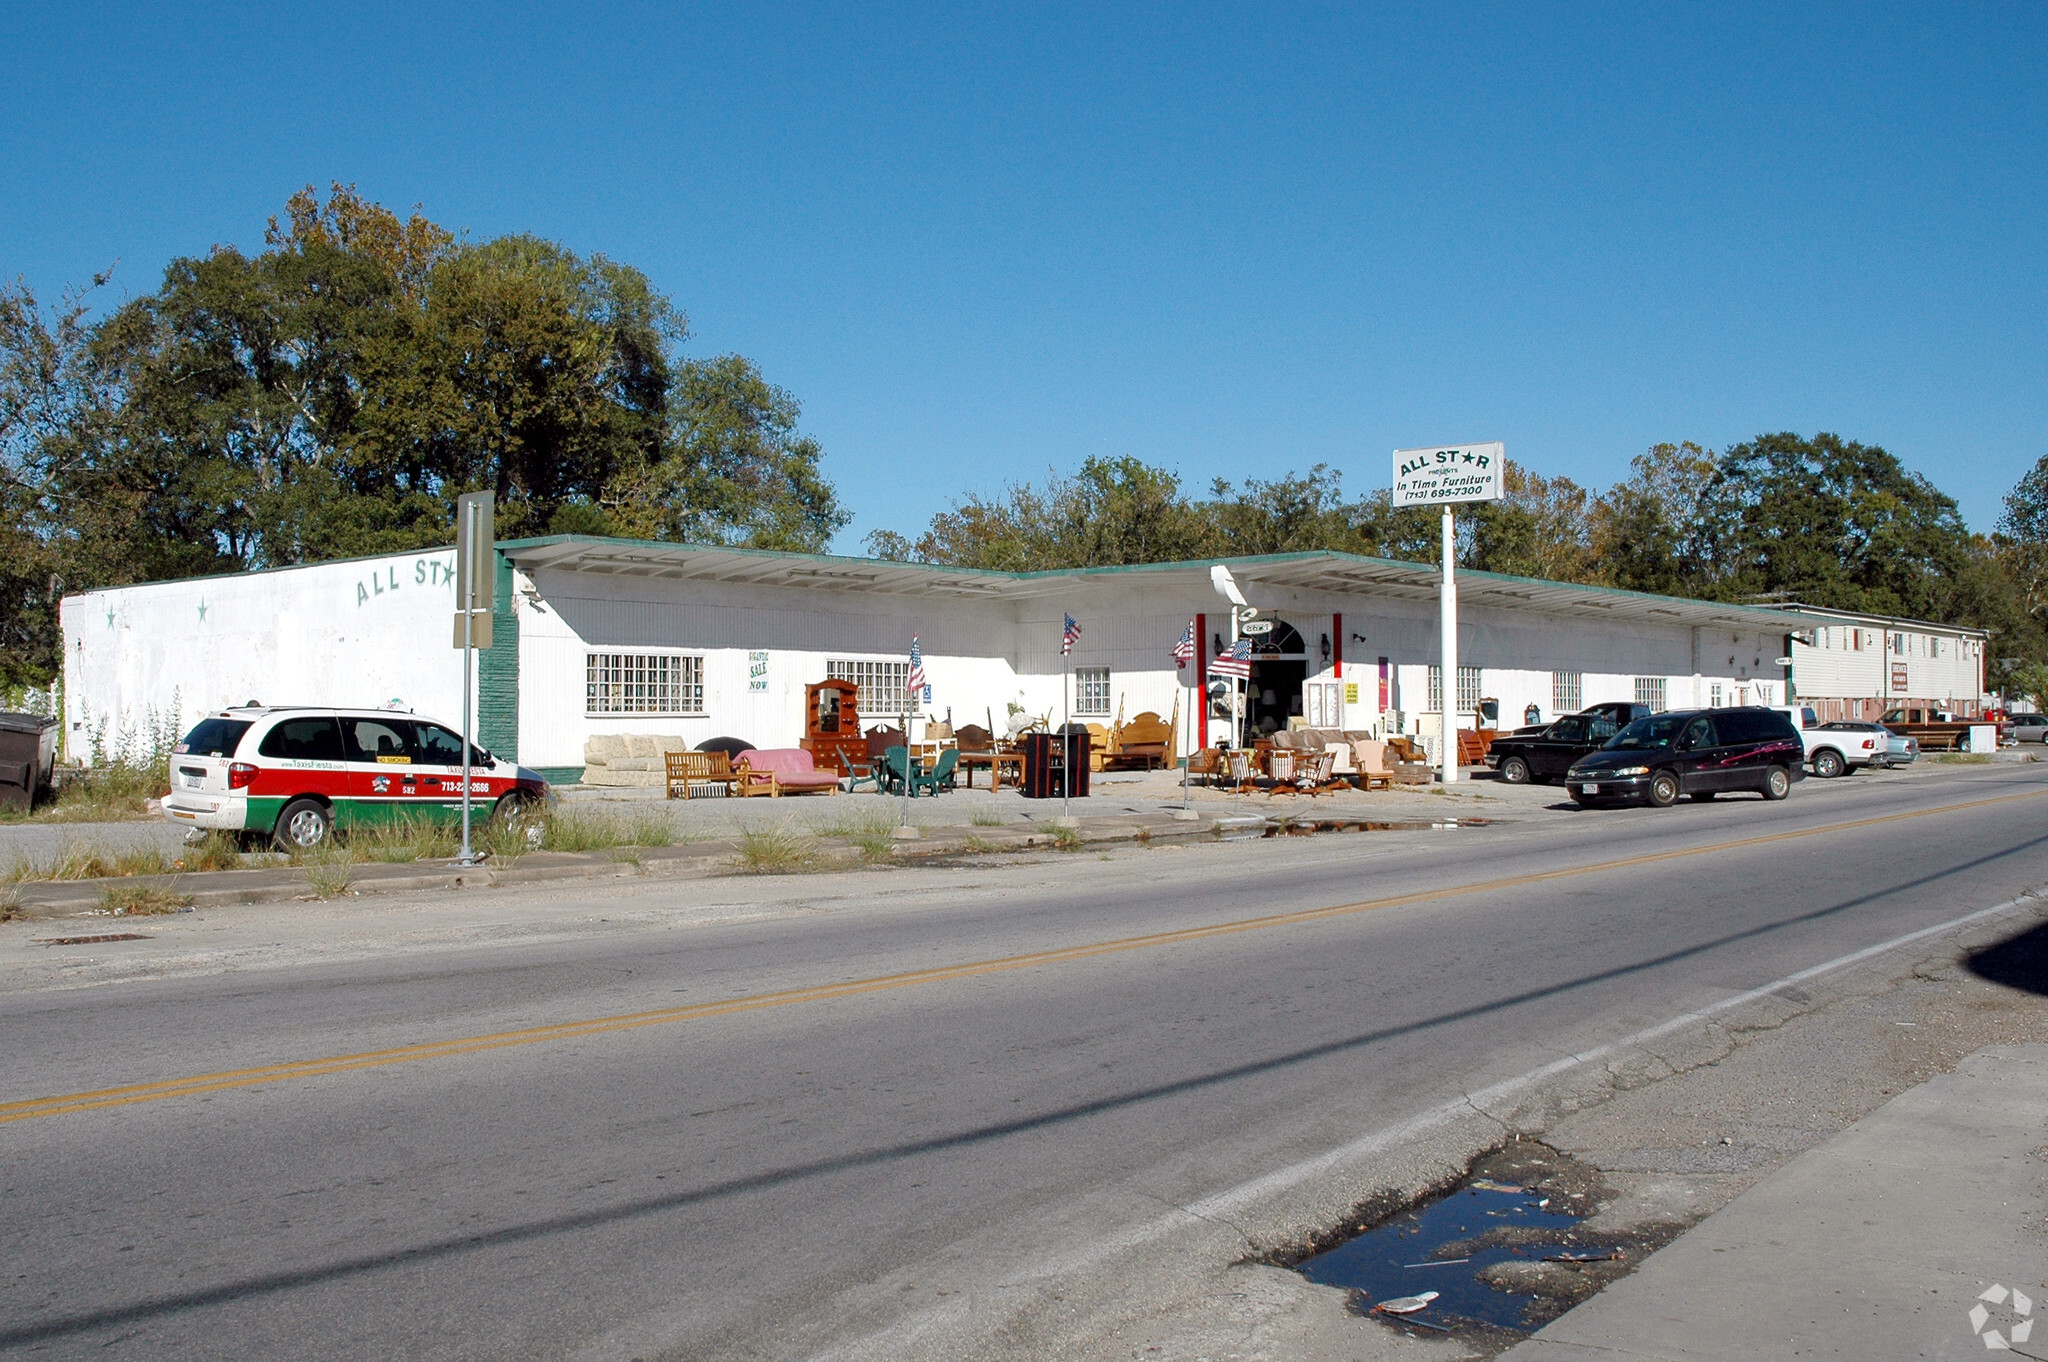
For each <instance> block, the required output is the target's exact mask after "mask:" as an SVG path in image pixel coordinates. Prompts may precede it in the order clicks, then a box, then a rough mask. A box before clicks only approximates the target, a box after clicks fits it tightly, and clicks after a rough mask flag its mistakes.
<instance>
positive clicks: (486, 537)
mask: <svg viewBox="0 0 2048 1362" xmlns="http://www.w3.org/2000/svg"><path fill="white" fill-rule="evenodd" d="M494 505H495V502H494V498H493V497H492V494H491V493H489V492H471V493H470V494H469V495H467V496H462V497H457V498H456V499H455V646H456V647H458V648H460V649H462V855H461V856H460V857H458V858H457V860H456V864H457V865H461V866H473V865H477V864H479V863H480V861H481V859H482V858H481V857H479V856H478V855H477V854H476V852H474V851H473V850H471V849H470V843H469V824H470V794H469V790H470V785H471V783H472V782H471V779H470V761H469V754H470V751H471V749H472V748H473V747H474V746H475V744H476V737H475V735H474V734H473V733H471V731H470V730H471V728H472V727H473V726H474V725H473V722H472V716H473V712H474V710H475V705H474V703H473V702H472V701H471V699H470V694H469V688H470V675H471V665H472V662H473V657H474V654H475V652H476V650H477V649H478V648H488V647H490V646H491V605H492V593H493V591H494V590H495V589H496V587H497V577H498V572H497V567H498V562H497V554H495V553H494V552H493V551H492V549H491V521H492V510H493V507H494Z"/></svg>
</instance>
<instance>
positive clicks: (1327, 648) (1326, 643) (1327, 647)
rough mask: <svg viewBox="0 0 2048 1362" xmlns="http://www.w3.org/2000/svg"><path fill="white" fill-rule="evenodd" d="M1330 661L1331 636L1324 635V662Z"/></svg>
mask: <svg viewBox="0 0 2048 1362" xmlns="http://www.w3.org/2000/svg"><path fill="white" fill-rule="evenodd" d="M1329 660H1330V636H1329V635H1328V634H1324V635H1323V661H1325V662H1328V661H1329Z"/></svg>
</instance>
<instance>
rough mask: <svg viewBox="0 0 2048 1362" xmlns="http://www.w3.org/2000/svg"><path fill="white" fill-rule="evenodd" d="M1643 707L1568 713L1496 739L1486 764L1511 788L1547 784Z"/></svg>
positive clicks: (1599, 707)
mask: <svg viewBox="0 0 2048 1362" xmlns="http://www.w3.org/2000/svg"><path fill="white" fill-rule="evenodd" d="M1630 709H1640V710H1643V711H1644V712H1645V713H1648V709H1647V707H1646V706H1643V705H1627V704H1621V703H1616V704H1611V705H1596V706H1594V707H1593V708H1592V709H1590V710H1587V711H1584V712H1582V713H1579V714H1567V715H1565V716H1564V717H1563V718H1562V719H1557V720H1553V721H1552V722H1550V723H1548V724H1545V725H1543V726H1541V727H1538V728H1521V729H1517V730H1515V731H1514V732H1513V733H1510V734H1508V735H1507V736H1506V737H1502V738H1495V739H1494V740H1493V746H1492V747H1491V748H1489V749H1488V750H1487V753H1486V764H1487V765H1489V766H1491V767H1493V769H1494V770H1496V771H1499V772H1500V778H1501V779H1502V780H1504V781H1506V782H1507V783H1508V784H1510V785H1525V784H1527V783H1528V782H1530V781H1532V780H1533V781H1537V782H1542V781H1547V780H1551V779H1553V778H1555V777H1557V776H1561V775H1563V774H1564V773H1565V772H1566V771H1569V770H1570V769H1571V766H1572V763H1573V762H1575V761H1577V760H1578V759H1579V758H1580V757H1583V756H1585V755H1586V754H1587V753H1588V752H1594V751H1598V750H1599V749H1600V747H1601V746H1602V745H1603V744H1604V743H1606V741H1607V740H1608V739H1609V738H1611V737H1613V736H1614V735H1615V734H1617V733H1619V732H1621V730H1622V728H1623V727H1624V726H1625V725H1626V724H1627V723H1628V719H1627V718H1626V717H1623V712H1625V711H1627V710H1630Z"/></svg>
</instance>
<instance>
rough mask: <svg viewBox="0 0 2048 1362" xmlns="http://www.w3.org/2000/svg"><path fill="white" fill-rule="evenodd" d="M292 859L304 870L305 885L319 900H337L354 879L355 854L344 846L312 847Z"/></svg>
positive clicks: (346, 890)
mask: <svg viewBox="0 0 2048 1362" xmlns="http://www.w3.org/2000/svg"><path fill="white" fill-rule="evenodd" d="M293 859H294V860H296V861H297V862H298V864H299V865H301V866H303V867H304V868H305V871H306V883H307V884H308V885H310V886H311V887H312V890H313V893H314V894H315V895H316V896H317V897H319V898H323V899H331V898H338V897H340V896H341V895H343V894H346V893H347V892H348V887H349V884H350V883H351V882H352V881H353V880H354V879H355V866H356V857H355V852H354V851H352V850H350V849H349V848H348V847H345V846H339V845H335V844H329V845H327V846H321V847H314V848H313V849H312V850H311V851H305V852H301V853H300V854H299V855H297V856H296V857H294V858H293Z"/></svg>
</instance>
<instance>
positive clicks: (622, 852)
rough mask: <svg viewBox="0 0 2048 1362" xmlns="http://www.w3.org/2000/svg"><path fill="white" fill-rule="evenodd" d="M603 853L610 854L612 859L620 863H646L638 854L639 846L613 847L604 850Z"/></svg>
mask: <svg viewBox="0 0 2048 1362" xmlns="http://www.w3.org/2000/svg"><path fill="white" fill-rule="evenodd" d="M605 854H606V855H608V856H610V857H611V858H612V859H613V860H614V861H617V862H618V863H619V864H620V865H644V864H646V862H645V860H644V859H643V858H642V857H641V855H640V848H639V847H637V846H627V847H613V848H612V849H611V850H610V851H608V852H606V853H605Z"/></svg>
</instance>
